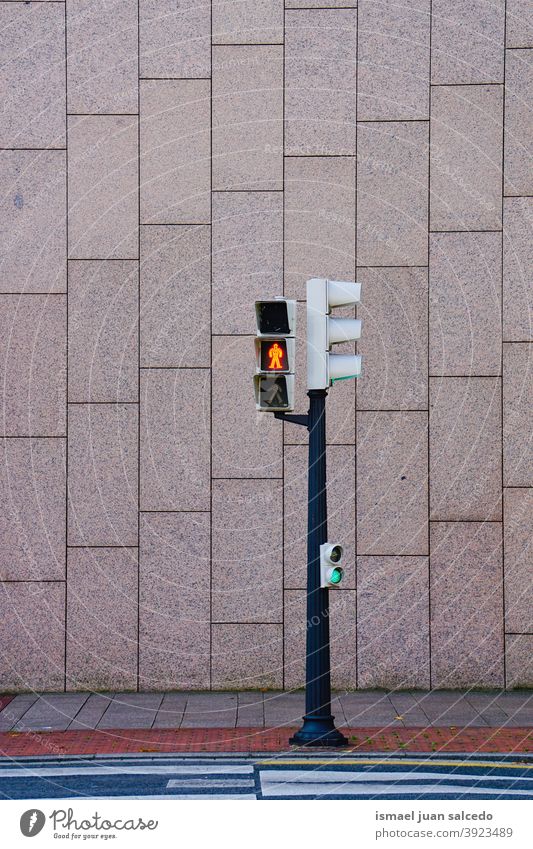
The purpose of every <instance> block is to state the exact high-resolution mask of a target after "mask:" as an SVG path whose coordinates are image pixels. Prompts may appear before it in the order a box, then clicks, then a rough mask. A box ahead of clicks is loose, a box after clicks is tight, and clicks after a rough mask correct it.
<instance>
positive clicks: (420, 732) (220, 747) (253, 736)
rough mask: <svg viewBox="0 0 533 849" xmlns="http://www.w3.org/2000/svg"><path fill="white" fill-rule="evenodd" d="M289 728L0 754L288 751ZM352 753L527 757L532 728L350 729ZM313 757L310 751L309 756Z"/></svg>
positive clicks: (6, 741)
mask: <svg viewBox="0 0 533 849" xmlns="http://www.w3.org/2000/svg"><path fill="white" fill-rule="evenodd" d="M295 730H296V729H292V728H266V729H262V728H181V729H176V730H171V729H168V730H167V729H165V730H157V729H151V730H132V729H117V730H108V729H106V730H104V729H102V730H95V731H91V730H88V731H38V732H37V731H24V732H14V731H8V732H5V733H0V753H1V754H2V755H4V756H8V757H18V756H22V755H34V756H35V755H37V756H39V755H57V754H76V755H85V754H115V753H116V754H121V753H132V752H166V753H172V752H176V753H180V752H282V751H290V748H291V747H290V746H289V737H290V736H291V735H292V734H293V732H294V731H295ZM343 732H344V733H345V734H346V735H347V736H348V737H349V739H350V748H349V749H346V750H344V751H353V752H390V753H392V752H401V751H409V752H479V753H482V752H483V753H491V752H496V753H501V752H515V753H527V752H530V753H533V728H454V727H443V728H399V729H394V730H391V729H388V728H350V729H343ZM315 751H316V750H315Z"/></svg>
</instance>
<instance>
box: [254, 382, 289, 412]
mask: <svg viewBox="0 0 533 849" xmlns="http://www.w3.org/2000/svg"><path fill="white" fill-rule="evenodd" d="M259 399H260V404H261V407H263V408H264V409H268V408H269V407H274V408H279V407H281V408H282V409H285V408H287V407H288V406H289V395H288V392H287V380H286V378H285V377H261V379H260V381H259Z"/></svg>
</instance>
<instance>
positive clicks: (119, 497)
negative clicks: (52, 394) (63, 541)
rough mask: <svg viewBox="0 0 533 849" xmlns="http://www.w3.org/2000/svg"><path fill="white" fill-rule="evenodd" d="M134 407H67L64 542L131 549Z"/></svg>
mask: <svg viewBox="0 0 533 849" xmlns="http://www.w3.org/2000/svg"><path fill="white" fill-rule="evenodd" d="M137 415H138V413H137V405H136V404H70V405H69V414H68V490H69V509H68V542H69V544H70V545H83V546H85V545H137V539H138V536H137V524H138V523H137V507H138V496H137V427H138V425H137Z"/></svg>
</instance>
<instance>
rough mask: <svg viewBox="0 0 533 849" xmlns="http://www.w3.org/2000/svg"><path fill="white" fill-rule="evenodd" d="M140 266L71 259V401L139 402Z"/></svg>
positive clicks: (69, 382)
mask: <svg viewBox="0 0 533 849" xmlns="http://www.w3.org/2000/svg"><path fill="white" fill-rule="evenodd" d="M138 297H139V266H138V263H137V262H134V261H132V260H121V261H118V262H117V261H114V262H101V261H98V260H95V261H92V262H87V261H83V262H81V261H76V260H71V261H70V263H69V299H68V327H69V332H68V393H69V401H78V402H79V401H100V402H101V401H137V399H138V392H139V387H138V380H139V373H138V346H137V340H138V310H139V304H138Z"/></svg>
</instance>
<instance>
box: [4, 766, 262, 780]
mask: <svg viewBox="0 0 533 849" xmlns="http://www.w3.org/2000/svg"><path fill="white" fill-rule="evenodd" d="M253 771H254V768H253V765H249V766H248V765H242V766H241V765H235V766H233V765H228V766H225V765H224V764H219V765H218V766H213V765H205V766H204V765H193V766H189V765H188V764H186V765H184V766H182V765H181V764H177V765H176V766H168V765H164V766H163V765H162V766H153V765H147V766H130V765H127V766H126V765H125V766H106V765H105V764H102V765H98V766H53V767H38V768H36V769H32V768H31V767H26V766H24V765H21V766H20V767H17V768H13V767H9V768H4V769H3V768H2V767H0V779H2V778H22V777H28V778H51V777H53V776H63V775H64V776H67V775H178V774H179V775H210V774H211V773H216V774H218V775H220V773H224V774H225V775H226V774H231V775H252V774H253Z"/></svg>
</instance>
